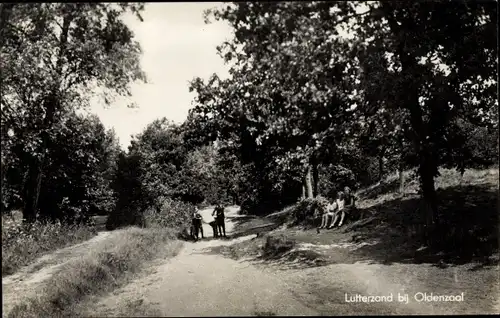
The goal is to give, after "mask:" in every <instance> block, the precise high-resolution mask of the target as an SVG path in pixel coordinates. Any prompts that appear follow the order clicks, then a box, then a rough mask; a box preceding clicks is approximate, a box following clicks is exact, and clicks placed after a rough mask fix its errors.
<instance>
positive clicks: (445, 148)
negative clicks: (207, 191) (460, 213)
mask: <svg viewBox="0 0 500 318" xmlns="http://www.w3.org/2000/svg"><path fill="white" fill-rule="evenodd" d="M206 14H207V18H208V19H210V18H211V19H216V20H224V21H225V22H227V23H229V24H230V25H231V26H232V27H233V28H234V31H235V33H234V35H235V36H234V38H233V39H232V40H231V41H227V42H224V43H222V44H221V45H220V46H219V47H218V50H219V54H220V55H221V57H223V58H224V59H225V61H226V62H227V63H229V64H230V65H231V69H230V72H229V73H230V77H229V78H227V79H221V78H219V77H218V76H217V75H216V74H214V75H213V76H212V77H211V78H210V79H209V80H208V81H204V80H202V79H200V78H196V79H194V80H193V81H192V82H191V90H192V91H194V92H196V93H197V98H196V102H197V104H196V106H195V107H194V108H193V109H192V110H191V113H190V119H189V120H190V121H192V125H193V126H194V127H197V129H193V131H194V132H196V133H197V134H198V135H201V136H206V137H207V138H205V140H204V141H205V142H212V141H214V140H217V142H218V143H219V144H220V145H221V146H220V147H221V151H222V152H225V153H230V154H231V155H233V156H236V157H237V161H238V162H240V163H241V166H242V172H241V173H240V174H239V175H238V177H240V178H243V179H245V180H246V182H244V183H245V184H246V191H244V192H245V195H246V197H245V198H242V205H243V207H244V208H245V209H247V210H248V211H252V212H264V211H265V210H267V209H271V210H272V209H275V208H276V207H277V206H283V205H286V204H288V203H290V202H293V201H294V200H296V199H297V197H300V195H301V194H302V195H303V196H304V197H315V196H316V195H318V194H322V193H325V192H327V193H328V192H330V194H331V192H332V190H333V189H335V188H340V187H343V186H344V185H349V186H352V187H354V188H356V187H359V186H361V185H364V184H369V183H372V182H374V181H377V180H379V179H381V178H382V177H383V176H384V175H386V174H387V173H392V172H396V171H400V172H401V171H403V170H408V169H413V170H414V171H415V174H416V177H418V179H419V182H420V185H421V192H422V194H423V198H424V202H425V206H424V208H422V209H421V211H422V220H424V223H423V224H421V225H422V227H421V228H422V234H423V235H424V236H426V237H427V238H430V237H438V236H436V235H433V234H432V233H439V232H440V231H441V232H442V231H443V230H444V228H445V227H446V216H442V215H440V213H439V199H438V197H437V192H436V188H435V185H434V179H435V177H436V176H437V175H438V174H439V167H455V168H457V169H459V170H460V171H462V172H463V171H464V170H465V169H467V168H469V167H480V166H488V165H491V164H496V162H497V160H498V132H497V130H498V104H497V98H496V97H497V96H496V95H497V44H496V43H497V42H496V36H497V29H496V22H497V6H496V4H495V3H492V2H474V3H471V2H465V1H460V2H456V1H454V2H449V1H434V2H413V3H411V4H408V3H400V2H387V1H386V2H378V1H370V2H343V1H342V2H324V1H313V2H300V3H291V2H279V3H274V2H273V3H270V2H265V3H264V2H259V3H256V2H252V3H241V2H238V3H233V4H228V5H224V6H223V7H221V8H219V9H214V10H209V11H208V12H207V13H206ZM322 180H323V181H322ZM320 182H322V183H323V185H321V184H320ZM325 185H327V186H326V187H325ZM429 234H430V235H429ZM428 243H432V242H430V241H428Z"/></svg>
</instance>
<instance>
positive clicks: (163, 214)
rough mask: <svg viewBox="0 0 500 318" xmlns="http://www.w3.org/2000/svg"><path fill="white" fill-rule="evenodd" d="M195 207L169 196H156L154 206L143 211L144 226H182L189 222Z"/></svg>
mask: <svg viewBox="0 0 500 318" xmlns="http://www.w3.org/2000/svg"><path fill="white" fill-rule="evenodd" d="M194 210H195V207H194V206H193V205H192V204H190V203H186V202H182V201H177V200H173V199H171V198H158V200H157V202H156V206H155V207H150V208H148V209H147V210H146V211H145V212H144V221H145V226H146V227H174V228H183V227H185V226H187V225H189V224H190V221H191V215H192V214H193V213H194Z"/></svg>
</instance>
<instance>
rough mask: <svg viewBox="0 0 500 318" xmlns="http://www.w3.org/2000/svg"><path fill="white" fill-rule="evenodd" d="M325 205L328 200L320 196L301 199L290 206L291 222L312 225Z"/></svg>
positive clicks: (324, 210)
mask: <svg viewBox="0 0 500 318" xmlns="http://www.w3.org/2000/svg"><path fill="white" fill-rule="evenodd" d="M327 205H328V200H327V199H326V198H325V197H322V196H317V197H315V198H306V199H302V200H300V201H299V202H298V203H297V204H296V205H295V206H294V207H293V208H292V211H291V212H292V213H291V222H292V223H293V224H294V225H298V224H302V225H312V224H314V223H315V222H316V220H317V219H318V218H319V217H320V216H321V215H322V214H323V213H325V212H326V206H327Z"/></svg>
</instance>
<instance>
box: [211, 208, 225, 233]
mask: <svg viewBox="0 0 500 318" xmlns="http://www.w3.org/2000/svg"><path fill="white" fill-rule="evenodd" d="M214 214H215V222H216V224H217V229H218V230H219V236H222V235H224V237H227V236H226V224H225V223H224V219H225V216H224V207H223V206H222V204H220V203H219V204H217V205H216V207H215V209H214V211H213V212H212V216H214Z"/></svg>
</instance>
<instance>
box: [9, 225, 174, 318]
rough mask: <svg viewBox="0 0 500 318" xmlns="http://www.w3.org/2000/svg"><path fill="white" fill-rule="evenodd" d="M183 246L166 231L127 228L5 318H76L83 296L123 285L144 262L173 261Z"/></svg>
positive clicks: (70, 265)
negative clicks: (160, 259)
mask: <svg viewBox="0 0 500 318" xmlns="http://www.w3.org/2000/svg"><path fill="white" fill-rule="evenodd" d="M181 245H182V243H181V242H179V241H177V240H175V232H174V231H170V230H166V229H139V228H127V229H123V230H119V231H117V232H115V233H113V235H112V236H110V238H109V239H106V240H104V241H103V242H101V244H100V245H98V246H97V247H96V248H95V249H94V250H92V251H89V253H88V254H87V255H86V256H85V257H81V258H77V259H74V260H72V261H70V262H69V263H67V264H65V265H64V266H63V268H62V269H61V270H60V271H59V272H57V273H55V274H54V275H53V276H52V277H51V278H50V279H49V280H48V281H47V282H46V283H45V284H44V286H43V290H41V291H40V292H39V293H38V295H37V297H33V298H27V299H24V300H23V301H22V302H21V303H19V304H17V305H16V306H15V307H14V308H13V309H12V310H11V311H10V313H9V314H8V317H34V316H40V317H42V316H43V317H56V316H68V317H71V316H75V314H77V313H78V311H79V310H81V308H79V307H78V302H79V301H80V300H83V299H84V298H85V297H86V296H89V295H93V294H98V293H103V292H109V291H111V290H113V289H115V288H116V287H118V286H119V285H121V284H123V283H124V282H126V280H127V279H128V278H130V277H131V276H132V275H133V274H134V273H136V272H137V271H138V270H140V269H141V268H142V266H143V265H144V263H145V261H148V260H152V259H154V258H157V257H172V256H174V255H176V254H177V252H178V251H179V250H180V247H181Z"/></svg>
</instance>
